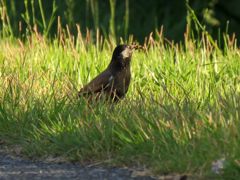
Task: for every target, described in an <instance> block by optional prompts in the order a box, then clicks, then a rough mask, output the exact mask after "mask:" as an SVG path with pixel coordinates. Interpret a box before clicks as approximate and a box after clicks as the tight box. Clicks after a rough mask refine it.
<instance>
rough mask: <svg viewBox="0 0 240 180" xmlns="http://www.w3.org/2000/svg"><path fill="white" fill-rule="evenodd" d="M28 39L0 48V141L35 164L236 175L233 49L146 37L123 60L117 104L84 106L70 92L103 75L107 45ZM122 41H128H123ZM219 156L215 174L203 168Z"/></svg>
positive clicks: (238, 106) (238, 131)
mask: <svg viewBox="0 0 240 180" xmlns="http://www.w3.org/2000/svg"><path fill="white" fill-rule="evenodd" d="M96 37H98V38H97V40H96V41H92V40H91V38H90V36H89V37H87V38H83V37H82V36H81V33H80V31H79V32H78V36H76V37H74V38H73V37H72V36H71V35H70V34H60V35H58V36H56V37H55V38H53V39H51V40H49V39H47V38H45V37H43V36H41V35H40V34H39V33H37V32H35V33H32V34H31V35H28V36H27V37H26V39H25V40H20V39H17V38H10V37H2V39H1V42H0V48H1V51H0V140H2V141H3V142H4V144H5V145H8V146H10V147H12V146H15V145H17V146H18V147H21V149H22V150H21V153H22V154H23V155H26V156H28V157H31V158H34V159H37V158H44V157H50V156H51V157H52V156H53V157H62V158H64V159H66V160H67V161H77V162H81V163H95V162H102V163H103V164H104V165H117V166H139V165H140V166H146V167H147V168H149V169H151V170H152V171H153V172H154V173H156V174H165V173H187V174H191V175H194V176H201V177H212V176H213V177H215V176H219V178H220V177H222V178H227V179H236V178H237V177H239V176H240V143H239V142H240V128H239V127H240V118H239V117H240V50H239V49H238V48H237V46H236V41H235V39H234V38H232V37H229V36H227V35H226V36H225V39H224V48H222V49H219V48H218V46H217V44H218V43H219V42H216V44H215V43H214V42H213V41H211V39H210V37H209V36H208V35H206V34H203V35H202V37H201V38H199V40H193V39H192V38H190V35H187V34H186V38H185V41H184V42H181V43H172V42H169V41H166V40H165V39H164V37H163V36H162V35H161V34H159V36H156V37H155V38H153V37H152V36H149V38H148V40H147V41H146V42H145V44H144V46H145V47H146V48H147V51H146V52H143V51H136V52H134V54H133V57H132V64H131V65H132V66H131V72H132V81H131V84H130V89H129V92H128V94H127V96H126V97H125V99H123V100H122V101H121V102H119V103H117V104H108V103H104V102H97V103H91V104H88V103H87V102H86V101H85V100H84V98H77V91H78V90H79V89H80V88H81V87H82V86H83V85H84V84H85V83H87V82H89V81H90V80H91V79H92V78H93V77H95V76H96V75H97V74H98V73H100V72H101V71H102V70H104V69H105V68H106V66H107V65H108V63H109V61H110V59H111V56H112V51H113V49H114V48H115V45H116V44H115V43H114V41H113V40H103V39H102V38H101V37H100V36H99V35H98V36H96ZM128 43H131V39H130V40H129V41H128ZM222 158H224V159H225V162H224V168H223V170H222V171H221V172H220V174H219V175H218V174H214V173H213V172H212V170H211V168H212V163H213V162H214V161H216V160H219V159H222Z"/></svg>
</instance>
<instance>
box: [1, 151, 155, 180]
mask: <svg viewBox="0 0 240 180" xmlns="http://www.w3.org/2000/svg"><path fill="white" fill-rule="evenodd" d="M132 172H133V171H132V170H129V169H124V168H114V167H112V168H106V167H99V166H94V167H83V166H81V165H79V164H72V163H49V162H35V161H31V160H27V159H23V158H19V157H15V156H12V155H9V154H7V153H4V152H0V180H4V179H7V180H9V179H10V180H11V179H13V180H14V179H18V180H19V179H44V180H45V179H47V180H48V179H51V180H52V179H58V180H59V179H64V180H65V179H84V180H91V179H94V180H95V179H97V180H103V179H104V180H108V179H109V180H111V179H112V180H153V179H154V178H152V177H149V176H138V177H133V176H132Z"/></svg>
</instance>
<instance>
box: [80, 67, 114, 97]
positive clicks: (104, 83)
mask: <svg viewBox="0 0 240 180" xmlns="http://www.w3.org/2000/svg"><path fill="white" fill-rule="evenodd" d="M112 82H113V76H112V74H111V72H110V71H108V70H105V71H103V72H102V73H101V74H99V75H98V76H97V77H95V78H94V79H93V80H92V81H91V82H90V83H88V84H87V85H85V86H84V87H83V88H82V89H81V90H80V91H79V94H90V93H97V92H100V91H102V90H104V89H106V88H107V87H109V86H110V85H111V84H112Z"/></svg>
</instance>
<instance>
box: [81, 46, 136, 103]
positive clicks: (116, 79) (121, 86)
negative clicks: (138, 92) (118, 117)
mask: <svg viewBox="0 0 240 180" xmlns="http://www.w3.org/2000/svg"><path fill="white" fill-rule="evenodd" d="M138 47H139V46H138V45H118V46H117V47H116V48H115V49H114V51H113V55H112V59H111V62H110V64H109V65H108V67H107V68H106V69H105V70H104V71H103V72H102V73H100V74H99V75H98V76H97V77H95V78H94V79H93V80H92V81H90V82H89V83H88V84H87V85H85V86H84V87H83V88H82V89H81V90H80V91H79V96H84V97H90V98H91V97H94V98H95V99H98V98H99V97H101V96H104V97H105V98H107V99H108V100H109V99H110V100H113V101H115V102H116V101H118V100H119V99H122V98H124V96H125V94H126V93H127V91H128V87H129V84H130V79H131V71H130V63H131V58H132V53H133V50H134V49H137V48H138Z"/></svg>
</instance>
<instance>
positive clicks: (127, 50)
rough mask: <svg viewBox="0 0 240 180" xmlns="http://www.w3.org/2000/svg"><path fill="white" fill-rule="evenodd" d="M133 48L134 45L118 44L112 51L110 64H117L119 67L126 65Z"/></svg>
mask: <svg viewBox="0 0 240 180" xmlns="http://www.w3.org/2000/svg"><path fill="white" fill-rule="evenodd" d="M134 49H136V47H135V45H126V44H122V45H118V46H117V47H116V48H115V49H114V51H113V55H112V61H111V65H117V66H119V67H124V66H126V65H128V64H129V63H130V61H131V58H132V53H133V50H134Z"/></svg>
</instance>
